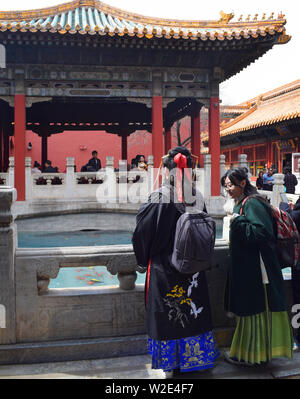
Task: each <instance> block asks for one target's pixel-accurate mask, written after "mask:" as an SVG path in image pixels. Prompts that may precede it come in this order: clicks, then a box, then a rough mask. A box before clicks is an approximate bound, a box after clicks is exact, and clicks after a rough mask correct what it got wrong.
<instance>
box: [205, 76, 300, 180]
mask: <svg viewBox="0 0 300 399" xmlns="http://www.w3.org/2000/svg"><path fill="white" fill-rule="evenodd" d="M222 111H223V117H224V118H225V117H226V118H227V120H228V117H231V118H232V119H231V120H230V121H227V123H226V122H224V123H223V124H221V133H220V135H221V153H222V154H224V155H225V160H226V166H227V167H228V168H229V167H231V166H234V165H236V164H237V162H238V155H239V154H247V159H248V162H249V167H250V171H251V173H252V174H253V175H254V176H257V175H258V173H259V171H260V170H262V169H263V168H264V167H265V166H266V165H267V166H268V167H270V166H273V168H275V169H276V170H277V171H278V172H279V173H281V172H282V171H283V168H284V167H285V166H286V165H290V166H292V164H293V159H292V155H293V153H299V152H300V79H298V80H296V81H294V82H291V83H288V84H286V85H284V86H281V87H278V88H276V89H274V90H272V91H269V92H267V93H264V94H262V95H260V96H258V97H256V98H254V99H251V100H249V101H247V102H245V103H242V104H240V105H237V106H235V107H232V106H227V107H223V109H222ZM233 111H235V112H237V113H238V115H235V116H234V115H233V114H232V112H233ZM206 141H207V139H206ZM297 165H298V162H297ZM297 168H298V166H297ZM294 171H295V172H297V173H298V172H299V168H298V169H297V170H296V168H294Z"/></svg>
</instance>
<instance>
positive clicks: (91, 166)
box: [86, 151, 101, 172]
mask: <svg viewBox="0 0 300 399" xmlns="http://www.w3.org/2000/svg"><path fill="white" fill-rule="evenodd" d="M86 166H87V172H98V170H100V169H101V161H100V159H99V158H98V152H97V151H93V152H92V158H91V159H90V160H89V162H88V164H87V165H86Z"/></svg>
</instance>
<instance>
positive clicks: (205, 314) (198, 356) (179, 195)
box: [132, 147, 219, 377]
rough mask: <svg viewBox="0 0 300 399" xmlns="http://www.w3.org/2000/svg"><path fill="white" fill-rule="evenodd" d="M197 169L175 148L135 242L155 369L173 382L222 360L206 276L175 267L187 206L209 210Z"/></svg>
mask: <svg viewBox="0 0 300 399" xmlns="http://www.w3.org/2000/svg"><path fill="white" fill-rule="evenodd" d="M192 164H193V160H192V156H191V153H190V152H189V151H188V150H187V149H186V148H184V147H175V148H173V149H172V150H170V151H169V153H168V155H167V156H166V157H164V158H163V166H164V167H165V168H166V175H167V179H166V181H165V182H164V184H163V186H162V187H160V188H159V189H158V190H157V191H154V192H153V193H152V194H151V195H150V197H149V200H148V203H146V204H144V205H142V207H141V208H140V210H139V212H138V215H137V218H136V220H137V224H136V229H135V231H134V233H133V238H132V243H133V249H134V252H135V256H136V259H137V264H138V265H139V267H140V268H141V269H144V270H145V269H146V270H147V277H146V283H145V302H146V325H147V333H148V336H149V341H148V344H149V353H150V354H151V355H152V368H153V369H162V370H163V371H164V372H165V373H166V376H167V377H169V376H170V377H171V376H172V377H173V376H174V375H176V374H179V373H180V372H189V371H197V370H205V369H209V368H211V367H213V366H214V362H215V360H216V358H217V357H218V356H219V351H218V348H217V346H216V341H215V338H214V334H213V331H212V323H211V314H210V304H209V294H208V287H207V282H206V274H205V272H199V273H195V274H183V273H179V272H178V271H177V270H176V269H175V268H174V267H173V266H172V264H171V262H170V258H171V254H172V251H173V244H174V239H175V231H176V223H177V220H178V219H179V217H180V215H181V213H182V212H184V211H185V209H186V207H187V208H188V209H189V212H192V211H193V212H196V213H198V212H200V211H202V210H203V209H206V208H205V204H204V200H203V197H202V195H201V194H200V193H199V192H197V191H196V190H195V188H194V187H193V184H192V181H191V177H190V176H189V172H188V171H189V169H188V168H191V167H192ZM171 171H173V172H175V175H176V179H175V177H174V173H171ZM176 183H178V184H176ZM166 192H167V193H168V194H169V196H168V194H165V193H166ZM191 193H193V198H191ZM189 195H190V197H189ZM170 196H171V198H173V200H171V201H170ZM197 199H198V200H197ZM179 208H180V210H179ZM168 373H172V375H169V374H168Z"/></svg>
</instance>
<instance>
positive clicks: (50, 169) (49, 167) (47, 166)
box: [44, 160, 58, 173]
mask: <svg viewBox="0 0 300 399" xmlns="http://www.w3.org/2000/svg"><path fill="white" fill-rule="evenodd" d="M57 171H58V169H57V167H55V168H54V167H53V166H52V162H51V161H49V160H47V161H46V162H45V169H44V173H57Z"/></svg>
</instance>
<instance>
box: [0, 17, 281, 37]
mask: <svg viewBox="0 0 300 399" xmlns="http://www.w3.org/2000/svg"><path fill="white" fill-rule="evenodd" d="M44 22H45V21H41V22H34V23H32V22H27V21H24V23H19V22H16V21H0V31H2V32H5V31H10V32H17V31H20V32H27V31H30V32H38V31H41V32H50V33H60V34H65V33H69V34H74V33H78V32H79V33H80V34H89V35H95V34H99V35H109V36H115V35H118V36H125V35H127V36H136V37H139V38H143V37H145V38H147V39H152V38H155V37H156V38H166V39H171V38H174V39H181V38H182V39H190V40H202V41H207V40H211V41H216V40H219V41H224V40H228V41H231V40H233V39H236V40H241V39H249V38H253V39H257V38H259V37H265V36H266V35H268V34H269V35H271V36H274V35H275V34H278V33H279V34H280V33H281V32H280V31H279V30H278V29H270V28H267V29H264V30H262V29H260V30H259V31H255V30H253V29H249V30H242V31H232V30H230V31H228V30H220V29H218V30H217V29H216V30H212V29H210V30H207V29H199V30H195V29H193V30H189V29H184V30H179V29H177V30H176V29H166V28H163V29H158V28H157V27H149V26H144V27H143V26H141V27H140V26H138V27H132V28H128V27H127V26H126V27H124V28H121V27H120V26H113V25H112V24H107V25H104V26H103V25H100V26H99V25H97V24H96V23H95V22H92V23H87V24H80V25H78V24H77V25H75V26H74V27H72V26H71V25H69V24H65V25H61V24H60V23H57V24H51V21H50V22H49V23H47V24H44ZM279 37H280V36H279Z"/></svg>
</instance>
